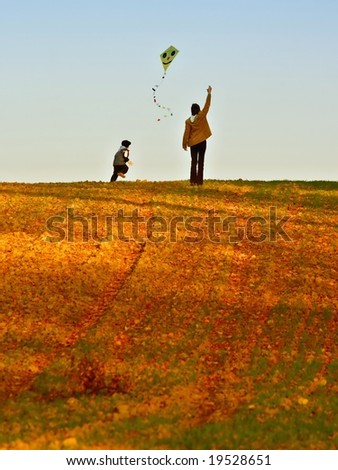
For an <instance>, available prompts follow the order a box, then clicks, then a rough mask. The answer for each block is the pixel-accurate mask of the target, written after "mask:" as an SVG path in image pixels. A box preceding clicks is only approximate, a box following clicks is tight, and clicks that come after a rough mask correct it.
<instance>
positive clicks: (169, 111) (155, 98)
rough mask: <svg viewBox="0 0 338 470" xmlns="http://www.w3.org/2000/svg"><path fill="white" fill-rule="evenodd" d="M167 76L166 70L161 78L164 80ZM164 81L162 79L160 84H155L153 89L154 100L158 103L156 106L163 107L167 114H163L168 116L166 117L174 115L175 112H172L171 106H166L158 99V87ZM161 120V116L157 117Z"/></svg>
mask: <svg viewBox="0 0 338 470" xmlns="http://www.w3.org/2000/svg"><path fill="white" fill-rule="evenodd" d="M165 77H166V72H164V74H163V75H162V79H161V80H162V81H163V80H164V79H165ZM162 81H161V82H160V83H159V84H158V85H155V86H154V87H153V88H152V90H153V100H154V103H155V104H156V106H157V107H158V108H161V109H163V110H164V111H163V112H164V113H165V114H163V117H164V118H166V117H168V116H172V115H173V113H172V112H171V109H170V108H167V107H166V106H163V105H162V104H160V103H159V102H158V101H157V97H156V92H157V89H158V88H159V86H160V85H161V83H162ZM160 120H161V118H158V119H157V121H160Z"/></svg>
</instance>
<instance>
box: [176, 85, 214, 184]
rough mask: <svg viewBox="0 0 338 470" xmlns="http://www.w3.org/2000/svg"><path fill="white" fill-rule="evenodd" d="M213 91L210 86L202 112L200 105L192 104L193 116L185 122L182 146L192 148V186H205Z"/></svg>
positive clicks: (185, 148)
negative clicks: (206, 153) (205, 161)
mask: <svg viewBox="0 0 338 470" xmlns="http://www.w3.org/2000/svg"><path fill="white" fill-rule="evenodd" d="M211 91H212V88H211V86H210V85H209V86H208V89H207V92H208V95H207V99H206V101H205V105H204V108H203V109H202V111H201V108H200V107H199V105H198V104H196V103H194V104H192V105H191V116H190V118H188V119H187V120H186V121H185V130H184V135H183V143H182V146H183V148H184V150H187V147H190V155H191V168H190V184H191V185H192V186H195V185H202V184H203V169H204V155H205V151H206V148H207V139H208V138H209V137H210V136H211V130H210V127H209V124H208V121H207V114H208V111H209V108H210V102H211Z"/></svg>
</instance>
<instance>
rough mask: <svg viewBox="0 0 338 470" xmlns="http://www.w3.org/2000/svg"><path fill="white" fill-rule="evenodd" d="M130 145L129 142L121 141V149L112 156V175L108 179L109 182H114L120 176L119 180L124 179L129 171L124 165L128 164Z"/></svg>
mask: <svg viewBox="0 0 338 470" xmlns="http://www.w3.org/2000/svg"><path fill="white" fill-rule="evenodd" d="M130 145H131V142H129V140H122V142H121V147H120V148H119V149H118V151H117V152H116V153H115V156H114V163H113V165H114V173H113V175H112V177H111V178H110V182H113V181H116V180H117V177H118V176H120V177H121V178H125V177H126V173H127V171H128V170H129V168H128V165H127V164H126V163H127V162H129V146H130Z"/></svg>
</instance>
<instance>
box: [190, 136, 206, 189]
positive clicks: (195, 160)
mask: <svg viewBox="0 0 338 470" xmlns="http://www.w3.org/2000/svg"><path fill="white" fill-rule="evenodd" d="M206 149H207V141H206V140H203V142H200V143H199V144H196V145H193V146H192V147H190V155H191V167H190V184H199V185H201V184H203V170H204V155H205V151H206Z"/></svg>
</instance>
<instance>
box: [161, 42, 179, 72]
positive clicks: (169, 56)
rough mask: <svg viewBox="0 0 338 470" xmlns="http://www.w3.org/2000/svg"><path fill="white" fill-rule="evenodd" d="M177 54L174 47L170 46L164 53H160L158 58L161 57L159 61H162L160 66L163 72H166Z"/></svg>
mask: <svg viewBox="0 0 338 470" xmlns="http://www.w3.org/2000/svg"><path fill="white" fill-rule="evenodd" d="M178 52H179V51H178V50H177V49H176V47H174V46H170V47H168V49H166V50H165V51H164V52H162V54H161V55H160V57H161V61H162V65H163V68H164V70H167V68H168V67H169V65H170V64H171V62H172V61H173V60H174V59H175V57H176V56H177V54H178Z"/></svg>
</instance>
